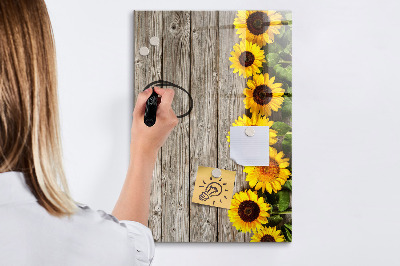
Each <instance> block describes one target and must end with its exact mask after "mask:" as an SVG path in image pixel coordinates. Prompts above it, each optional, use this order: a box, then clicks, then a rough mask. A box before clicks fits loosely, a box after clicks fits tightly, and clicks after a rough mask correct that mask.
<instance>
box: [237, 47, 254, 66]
mask: <svg viewBox="0 0 400 266" xmlns="http://www.w3.org/2000/svg"><path fill="white" fill-rule="evenodd" d="M255 59H256V58H255V57H254V55H253V53H251V52H247V51H246V52H243V53H242V54H241V55H240V56H239V62H240V64H241V65H242V66H245V67H248V66H251V65H252V64H253V63H254V60H255Z"/></svg>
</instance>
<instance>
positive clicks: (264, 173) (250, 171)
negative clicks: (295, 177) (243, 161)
mask: <svg viewBox="0 0 400 266" xmlns="http://www.w3.org/2000/svg"><path fill="white" fill-rule="evenodd" d="M283 156H285V155H284V154H283V152H282V151H281V152H279V153H278V152H277V151H276V149H274V148H272V147H269V166H245V167H244V170H243V172H245V173H247V177H246V181H249V185H250V187H251V188H254V187H255V188H254V189H255V190H259V189H260V188H261V189H262V192H264V191H265V190H267V191H268V193H272V191H274V192H275V193H276V192H278V191H279V190H281V189H282V185H283V184H285V182H286V180H287V179H288V178H289V176H290V175H291V173H290V171H289V170H288V169H286V167H288V166H289V159H288V158H283Z"/></svg>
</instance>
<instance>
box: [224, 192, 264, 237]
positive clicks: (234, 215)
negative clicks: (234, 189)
mask: <svg viewBox="0 0 400 266" xmlns="http://www.w3.org/2000/svg"><path fill="white" fill-rule="evenodd" d="M270 209H271V207H270V205H269V204H268V203H266V202H264V198H262V197H260V198H259V197H258V196H257V194H256V193H255V192H253V191H251V190H247V191H240V192H238V193H236V194H235V195H233V199H232V202H231V207H230V209H229V210H228V216H229V220H230V221H231V222H232V223H233V226H235V227H236V229H237V230H241V231H242V232H250V231H251V230H256V229H257V228H261V227H262V225H263V224H266V223H268V219H267V217H269V213H268V210H270Z"/></svg>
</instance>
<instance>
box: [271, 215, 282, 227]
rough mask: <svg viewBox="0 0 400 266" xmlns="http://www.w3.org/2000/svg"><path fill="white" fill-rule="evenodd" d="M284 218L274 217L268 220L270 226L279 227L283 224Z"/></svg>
mask: <svg viewBox="0 0 400 266" xmlns="http://www.w3.org/2000/svg"><path fill="white" fill-rule="evenodd" d="M282 220H283V218H282V216H280V215H274V216H271V217H269V218H268V226H277V225H278V224H279V223H280V222H282Z"/></svg>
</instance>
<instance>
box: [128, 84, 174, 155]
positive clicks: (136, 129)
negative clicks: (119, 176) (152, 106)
mask: <svg viewBox="0 0 400 266" xmlns="http://www.w3.org/2000/svg"><path fill="white" fill-rule="evenodd" d="M154 90H155V92H156V93H157V94H158V95H160V96H161V102H160V104H159V106H158V108H157V114H156V115H157V120H156V123H155V124H154V125H153V126H152V127H148V126H146V125H145V124H144V112H145V109H146V101H147V99H148V98H149V97H150V95H151V93H152V89H151V88H148V89H147V90H145V91H143V92H141V93H139V95H138V97H137V101H136V105H135V109H134V111H133V120H132V129H131V148H130V151H131V160H132V159H134V158H135V157H136V156H144V157H146V156H151V157H154V158H155V156H156V155H157V152H158V150H159V149H160V148H161V146H162V145H163V144H164V143H165V141H166V140H167V138H168V136H169V134H170V133H171V131H172V129H174V127H175V126H176V125H177V124H178V118H177V117H176V115H175V113H174V111H173V110H172V108H171V103H172V100H173V99H174V94H175V92H174V90H173V89H162V88H157V87H155V88H154Z"/></svg>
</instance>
